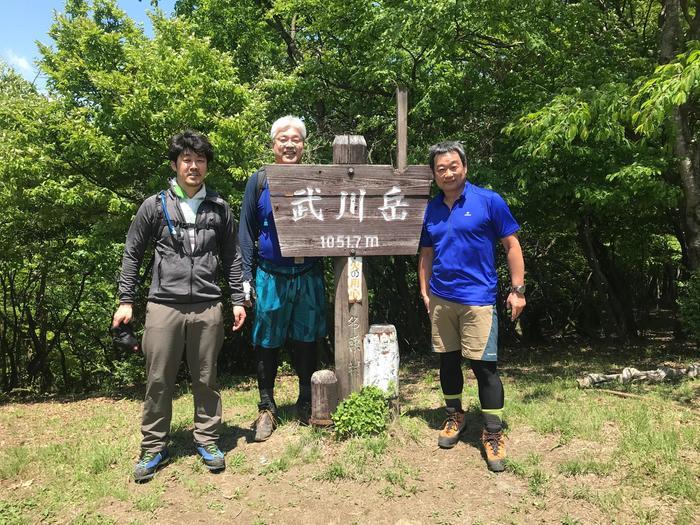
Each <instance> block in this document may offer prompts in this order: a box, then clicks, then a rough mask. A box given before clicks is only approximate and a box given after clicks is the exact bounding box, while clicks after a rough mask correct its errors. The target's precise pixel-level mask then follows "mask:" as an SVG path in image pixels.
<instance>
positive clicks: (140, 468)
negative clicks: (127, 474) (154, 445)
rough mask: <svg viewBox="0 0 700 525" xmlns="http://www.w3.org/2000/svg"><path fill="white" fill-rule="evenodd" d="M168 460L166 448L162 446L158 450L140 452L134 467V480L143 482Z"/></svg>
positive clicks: (168, 455)
mask: <svg viewBox="0 0 700 525" xmlns="http://www.w3.org/2000/svg"><path fill="white" fill-rule="evenodd" d="M169 462H170V454H169V453H168V449H167V448H164V449H163V450H161V451H160V452H142V453H141V459H139V462H138V463H136V466H135V467H134V481H135V482H136V483H143V482H145V481H148V480H150V479H151V478H152V477H153V476H155V475H156V470H158V469H159V468H161V467H164V466H165V465H167V464H168V463H169Z"/></svg>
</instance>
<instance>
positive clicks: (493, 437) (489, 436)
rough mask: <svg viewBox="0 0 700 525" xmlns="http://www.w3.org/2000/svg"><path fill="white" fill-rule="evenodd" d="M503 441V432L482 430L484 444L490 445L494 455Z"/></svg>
mask: <svg viewBox="0 0 700 525" xmlns="http://www.w3.org/2000/svg"><path fill="white" fill-rule="evenodd" d="M502 442H503V432H487V431H484V444H486V445H488V446H490V447H491V450H493V453H494V455H498V451H499V450H500V448H501V443H502Z"/></svg>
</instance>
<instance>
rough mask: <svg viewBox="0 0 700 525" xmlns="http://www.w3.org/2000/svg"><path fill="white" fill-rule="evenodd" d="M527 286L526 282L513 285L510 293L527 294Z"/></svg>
mask: <svg viewBox="0 0 700 525" xmlns="http://www.w3.org/2000/svg"><path fill="white" fill-rule="evenodd" d="M525 288H526V286H525V285H524V284H519V285H517V286H511V287H510V293H519V294H521V295H525Z"/></svg>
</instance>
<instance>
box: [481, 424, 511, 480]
mask: <svg viewBox="0 0 700 525" xmlns="http://www.w3.org/2000/svg"><path fill="white" fill-rule="evenodd" d="M481 443H482V444H483V445H484V452H485V453H486V465H487V466H488V467H489V470H490V471H492V472H503V471H504V470H505V468H506V465H505V459H506V442H505V437H504V436H503V432H502V431H501V432H487V431H486V429H484V430H483V432H482V434H481Z"/></svg>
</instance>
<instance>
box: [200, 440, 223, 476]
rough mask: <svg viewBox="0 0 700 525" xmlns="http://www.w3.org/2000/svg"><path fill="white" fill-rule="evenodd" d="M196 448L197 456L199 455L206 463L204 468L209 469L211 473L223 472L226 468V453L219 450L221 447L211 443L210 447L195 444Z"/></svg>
mask: <svg viewBox="0 0 700 525" xmlns="http://www.w3.org/2000/svg"><path fill="white" fill-rule="evenodd" d="M195 448H196V449H197V454H199V455H200V456H201V458H202V461H204V466H206V467H207V468H208V469H209V472H221V471H222V470H224V469H225V468H226V461H225V460H224V453H223V452H221V450H219V447H217V446H216V444H215V443H211V444H210V445H200V444H198V443H195Z"/></svg>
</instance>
